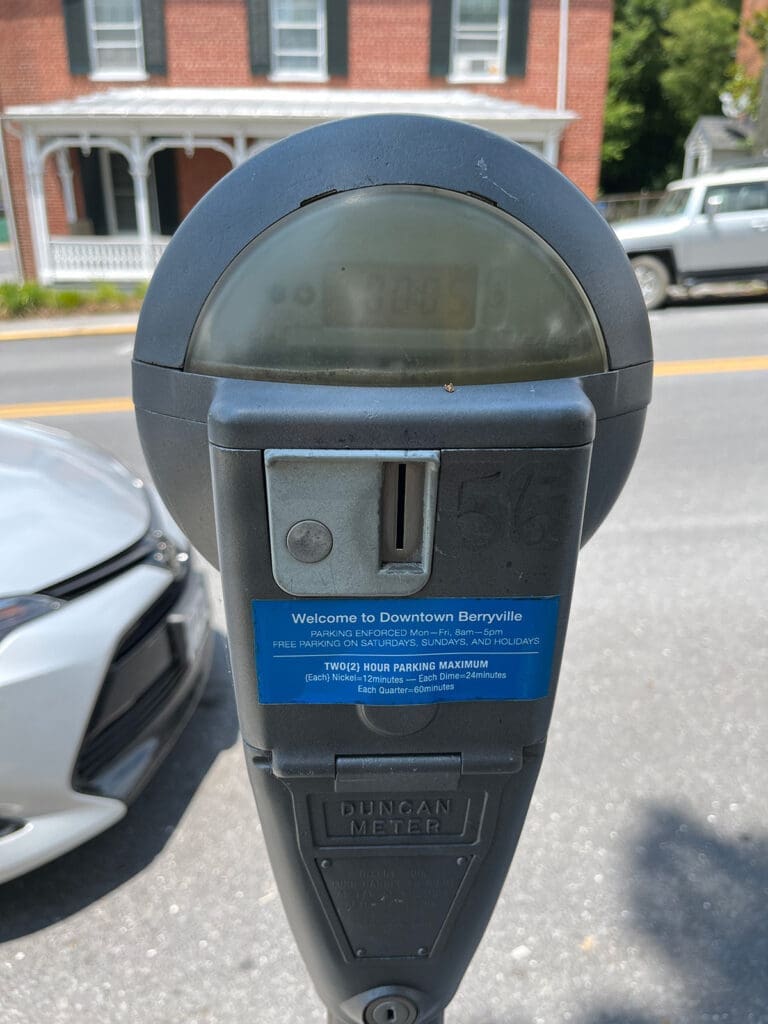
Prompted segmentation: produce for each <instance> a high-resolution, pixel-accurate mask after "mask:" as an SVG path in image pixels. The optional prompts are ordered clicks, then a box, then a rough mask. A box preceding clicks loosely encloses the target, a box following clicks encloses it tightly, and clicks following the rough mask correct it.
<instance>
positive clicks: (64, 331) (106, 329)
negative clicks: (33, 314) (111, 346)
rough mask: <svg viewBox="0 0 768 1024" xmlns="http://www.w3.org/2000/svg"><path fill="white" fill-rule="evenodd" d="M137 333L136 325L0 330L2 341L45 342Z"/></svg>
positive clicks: (93, 325) (92, 325) (0, 339)
mask: <svg viewBox="0 0 768 1024" xmlns="http://www.w3.org/2000/svg"><path fill="white" fill-rule="evenodd" d="M135 333H136V324H100V325H99V324H91V325H89V326H79V327H48V328H42V327H36V328H33V329H32V330H27V331H24V330H18V329H16V330H10V331H3V330H0V341H43V340H46V339H48V338H97V337H100V336H101V335H112V334H129V335H133V334H135Z"/></svg>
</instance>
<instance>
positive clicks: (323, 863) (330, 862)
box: [320, 860, 333, 868]
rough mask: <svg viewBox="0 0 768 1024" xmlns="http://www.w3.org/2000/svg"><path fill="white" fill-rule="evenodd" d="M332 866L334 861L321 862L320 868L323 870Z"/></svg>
mask: <svg viewBox="0 0 768 1024" xmlns="http://www.w3.org/2000/svg"><path fill="white" fill-rule="evenodd" d="M331 864H333V861H332V860H321V861H320V867H321V868H329V867H330V866H331Z"/></svg>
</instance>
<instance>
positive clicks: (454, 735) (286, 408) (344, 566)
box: [134, 116, 652, 1024]
mask: <svg viewBox="0 0 768 1024" xmlns="http://www.w3.org/2000/svg"><path fill="white" fill-rule="evenodd" d="M651 358H652V357H651V345H650V337H649V330H648V322H647V317H646V313H645V308H644V305H643V302H642V298H641V296H640V293H639V290H638V288H637V285H636V282H635V279H634V275H633V273H632V271H631V269H630V267H629V264H628V262H627V260H626V257H625V256H624V253H623V251H622V250H621V247H620V246H619V244H618V242H617V241H616V239H615V237H614V235H613V232H612V231H611V229H610V228H609V227H608V225H607V224H605V223H604V221H603V220H602V218H601V217H600V215H599V214H598V213H597V212H596V211H595V210H594V209H593V207H592V206H591V204H590V203H589V202H588V201H587V200H586V199H585V198H584V196H583V195H582V194H581V193H580V192H578V190H576V189H575V188H574V187H573V186H572V185H571V184H569V183H568V182H567V181H566V179H565V178H563V177H562V176H561V175H560V174H559V173H558V172H557V171H555V170H554V169H553V168H551V167H550V166H548V165H547V164H546V163H544V162H543V161H542V160H540V159H539V158H538V157H536V156H534V155H533V154H531V153H528V152H526V151H525V150H524V149H522V148H521V147H519V146H516V145H514V144H513V143H510V142H507V141H505V140H503V139H500V138H498V137H496V136H494V135H492V134H489V133H487V132H484V131H481V130H478V129H475V128H470V127H467V126H466V125H461V124H458V123H453V122H448V121H441V120H436V119H427V118H415V117H400V116H389V117H372V118H361V119H354V120H349V121H343V122H337V123H335V124H331V125H327V126H324V127H321V128H315V129H312V130H310V131H307V132H303V133H301V134H299V135H295V136H293V137H291V138H289V139H287V140H285V141H283V142H280V143H278V144H276V145H274V146H272V147H270V148H269V149H267V150H266V151H265V152H263V153H262V154H261V155H259V156H258V157H256V158H254V159H253V160H251V161H249V162H248V163H246V164H245V165H243V166H242V167H240V168H238V169H237V170H235V171H233V172H232V173H231V174H229V175H228V176H227V177H226V178H225V179H224V180H223V181H222V182H221V183H219V184H218V185H217V186H216V187H215V188H214V189H213V190H212V191H211V192H210V193H209V194H208V195H207V196H206V198H205V199H204V200H203V201H202V202H201V203H200V204H199V205H198V206H197V207H196V208H195V210H194V211H193V212H192V213H191V214H190V216H189V217H188V218H187V220H186V221H185V222H184V224H183V225H182V226H181V228H180V229H179V231H178V232H177V234H176V235H175V237H174V239H173V240H172V242H171V244H170V245H169V247H168V250H167V252H166V253H165V255H164V256H163V259H162V260H161V262H160V265H159V267H158V269H157V272H156V274H155V276H154V278H153V281H152V284H151V287H150V289H149V292H148V294H147V298H146V301H145V303H144V308H143V311H142V315H141V321H140V324H139V329H138V334H137V339H136V350H135V361H134V398H135V404H136V410H137V419H138V423H139V429H140V433H141V438H142V443H143V446H144V451H145V453H146V457H147V461H148V462H149V465H150V467H151V470H152V474H153V476H154V478H155V481H156V482H157V485H158V487H159V489H160V491H161V493H162V495H163V497H164V498H165V501H166V503H167V504H168V506H169V508H170V509H171V511H172V512H173V514H174V515H175V517H176V519H177V520H178V522H179V524H180V525H181V526H182V527H183V529H184V530H185V531H186V532H187V534H188V535H189V536H190V538H191V539H192V541H193V542H194V544H196V545H197V547H198V548H199V549H200V550H201V551H202V552H203V554H204V555H205V556H206V557H207V558H208V559H210V560H211V561H212V562H213V563H215V564H216V565H218V566H219V567H220V569H221V575H222V584H223V589H224V598H225V608H226V616H227V626H228V631H229V636H230V650H231V659H232V666H233V670H234V678H235V684H236V690H237V703H238V711H239V715H240V722H241V727H242V734H243V739H244V742H245V750H246V755H247V762H248V767H249V771H250V775H251V780H252V784H253V789H254V792H255V795H256V800H257V804H258V807H259V811H260V815H261V819H262V823H263V828H264V835H265V837H266V840H267V844H268V848H269V852H270V856H271V860H272V865H273V869H274V872H275V875H276V877H277V880H278V882H279V885H280V889H281V893H282V896H283V899H284V902H285V907H286V910H287V913H288V917H289V919H290V922H291V925H292V927H293V930H294V933H295V935H296V939H297V942H298V944H299V946H300V947H301V950H302V952H303V955H304V957H305V959H306V961H307V964H308V966H309V968H310V971H311V973H312V976H313V978H314V981H315V983H316V985H317V987H318V989H319V991H320V994H321V996H322V998H323V1000H324V1001H325V1003H326V1004H327V1006H328V1007H329V1009H330V1014H331V1021H333V1022H334V1024H341V1022H344V1024H435V1022H438V1021H441V1020H442V1013H443V1010H444V1008H445V1006H446V1005H447V1003H448V1002H449V1000H450V999H451V997H452V995H453V993H454V991H455V989H456V987H457V985H458V983H459V981H460V979H461V977H462V974H463V972H464V970H465V968H466V966H467V964H468V962H469V960H470V958H471V956H472V953H473V952H474V949H475V947H476V945H477V943H478V941H479V939H480V937H481V935H482V933H483V931H484V929H485V926H486V923H487V921H488V918H489V916H490V914H491V911H492V909H493V906H494V903H495V901H496V897H497V895H498V892H499V889H500V887H501V885H502V882H503V880H504V877H505V874H506V871H507V869H508V866H509V863H510V860H511V857H512V854H513V852H514V849H515V846H516V843H517V839H518V836H519V833H520V829H521V828H522V824H523V820H524V818H525V814H526V811H527V807H528V803H529V800H530V796H531V792H532V790H533V786H534V783H535V780H536V775H537V773H538V770H539V766H540V763H541V757H542V754H543V750H544V743H545V740H546V736H547V729H548V725H549V720H550V714H551V710H552V702H553V699H554V694H555V688H556V683H557V676H558V669H559V663H560V658H561V652H562V647H563V641H564V637H565V630H566V625H567V620H568V612H569V604H570V598H571V592H572V586H573V577H574V571H575V566H576V559H577V554H578V550H579V546H580V544H582V543H583V542H584V541H585V540H586V539H587V538H588V537H589V536H590V535H591V534H592V533H593V532H594V531H595V529H596V528H597V527H598V525H599V524H600V522H601V521H602V519H603V518H604V517H605V515H606V514H607V512H608V510H609V508H610V507H611V505H612V504H613V502H614V500H615V498H616V496H617V495H618V493H619V491H620V490H621V487H622V485H623V483H624V481H625V479H626V477H627V474H628V472H629V470H630V467H631V465H632V462H633V459H634V456H635V453H636V450H637V446H638V444H639V441H640V436H641V433H642V428H643V421H644V417H645V408H646V406H647V404H648V401H649V398H650V389H651V370H652V364H651Z"/></svg>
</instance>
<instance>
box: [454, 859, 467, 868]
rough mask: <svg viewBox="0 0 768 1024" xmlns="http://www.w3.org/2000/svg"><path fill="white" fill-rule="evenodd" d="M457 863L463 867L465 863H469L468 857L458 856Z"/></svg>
mask: <svg viewBox="0 0 768 1024" xmlns="http://www.w3.org/2000/svg"><path fill="white" fill-rule="evenodd" d="M456 863H457V864H458V865H459V867H460V868H463V867H464V865H465V864H466V863H467V858H466V857H457V858H456Z"/></svg>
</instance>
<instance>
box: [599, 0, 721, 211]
mask: <svg viewBox="0 0 768 1024" xmlns="http://www.w3.org/2000/svg"><path fill="white" fill-rule="evenodd" d="M738 7H739V2H738V0H617V2H616V11H615V20H614V29H613V45H612V48H611V62H610V71H609V78H608V97H607V103H606V115H605V136H604V144H603V176H602V177H603V181H602V184H603V189H604V190H605V191H607V192H625V191H634V190H636V189H640V188H659V187H661V186H662V185H664V184H665V182H667V181H668V180H669V179H670V178H672V177H674V176H675V175H677V174H679V172H680V169H681V167H682V159H683V143H684V142H685V138H686V136H687V134H688V132H689V131H690V129H691V128H692V127H693V124H694V123H695V121H696V119H697V118H698V117H701V116H702V115H703V114H719V113H720V112H721V111H720V101H719V94H720V92H721V90H722V89H723V86H724V83H725V80H726V77H727V73H728V70H729V68H730V67H731V65H732V61H733V55H734V51H735V48H736V41H737V31H738V28H737V26H738V14H737V11H738Z"/></svg>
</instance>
